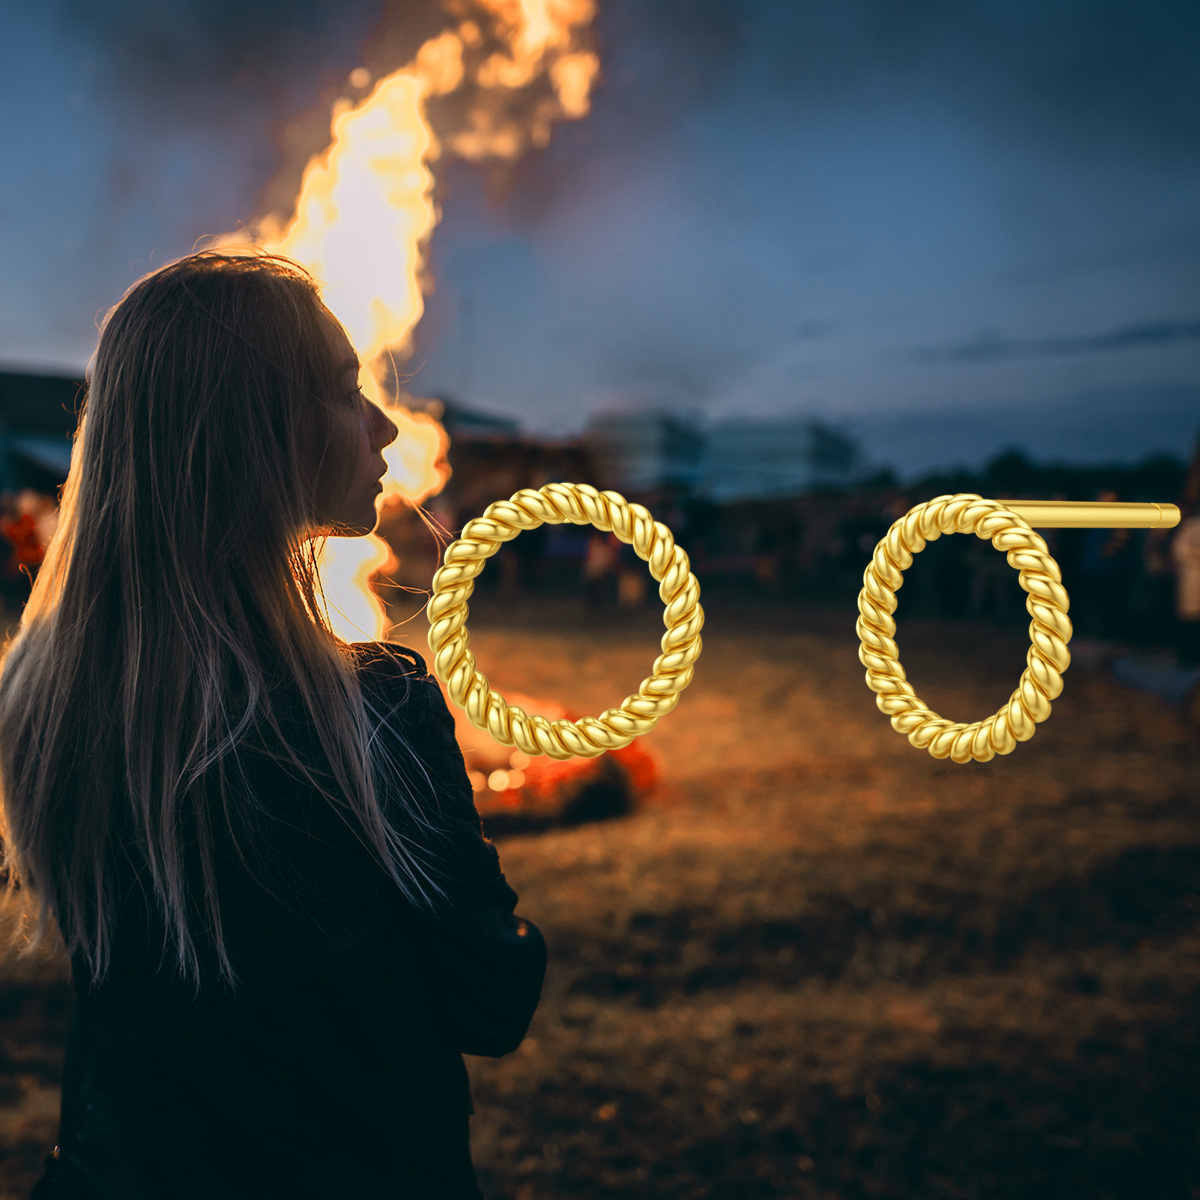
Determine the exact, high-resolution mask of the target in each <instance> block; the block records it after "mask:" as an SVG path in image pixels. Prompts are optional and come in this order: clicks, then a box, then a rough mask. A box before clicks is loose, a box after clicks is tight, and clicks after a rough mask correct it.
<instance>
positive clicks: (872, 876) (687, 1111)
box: [0, 599, 1200, 1200]
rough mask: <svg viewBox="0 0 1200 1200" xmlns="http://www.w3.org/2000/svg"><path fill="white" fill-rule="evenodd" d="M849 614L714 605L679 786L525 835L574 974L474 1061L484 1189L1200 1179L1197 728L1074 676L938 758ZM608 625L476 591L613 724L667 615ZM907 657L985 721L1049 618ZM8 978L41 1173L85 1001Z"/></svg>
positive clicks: (882, 1186) (14, 1141) (531, 652)
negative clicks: (925, 749) (1015, 737)
mask: <svg viewBox="0 0 1200 1200" xmlns="http://www.w3.org/2000/svg"><path fill="white" fill-rule="evenodd" d="M852 616H853V614H852V612H849V611H847V612H841V611H838V612H834V613H829V612H824V611H805V610H802V609H798V608H795V607H792V608H788V607H785V606H783V605H765V604H764V605H750V604H748V603H746V602H740V601H735V600H733V599H726V600H725V601H723V602H721V603H715V604H713V605H712V607H711V610H710V621H709V626H708V629H707V630H706V642H705V650H704V654H703V656H702V658H701V660H700V664H699V667H698V671H697V676H696V681H695V683H694V684H693V685H692V687H691V688H690V689H689V691H688V692H687V693H686V695H685V697H684V699H683V701H682V702H681V704H680V706H679V709H678V711H677V712H676V713H675V714H674V715H672V716H671V717H670V718H668V719H667V720H666V721H664V722H663V724H662V726H661V728H660V729H659V730H657V731H656V732H655V733H654V734H652V735H651V736H650V738H649V739H647V740H648V743H649V745H650V746H651V747H652V748H653V749H654V750H655V751H656V753H657V754H658V755H659V756H660V758H661V762H662V765H663V777H664V781H665V782H664V786H663V788H662V789H661V791H660V793H659V794H658V796H657V797H656V798H655V800H654V801H653V802H651V803H649V804H648V805H646V806H645V807H644V808H643V809H642V810H641V811H640V812H638V813H636V814H634V815H633V816H631V817H627V818H623V819H621V820H617V821H612V822H608V823H605V824H601V825H592V826H585V827H581V828H578V829H571V830H557V831H552V832H550V833H547V834H542V835H540V836H536V837H535V836H522V837H512V838H508V839H506V840H504V841H503V842H502V844H501V847H500V848H501V857H502V859H503V862H504V865H505V869H506V871H507V873H508V876H509V878H510V880H511V881H512V883H513V884H514V886H515V887H516V888H517V889H518V891H520V892H521V896H522V900H521V906H520V907H521V911H522V912H523V913H524V914H526V915H528V916H529V917H531V918H532V919H533V920H535V921H537V922H538V923H539V924H540V925H541V927H542V929H543V930H544V931H545V933H546V937H547V941H548V942H549V945H550V950H551V968H550V973H549V975H548V978H547V983H546V990H545V996H544V1000H543V1003H542V1006H541V1008H540V1009H539V1011H538V1014H537V1015H536V1017H535V1018H534V1023H533V1027H532V1029H531V1031H530V1036H529V1038H528V1039H527V1040H526V1042H525V1044H524V1045H523V1046H522V1047H521V1049H520V1050H519V1051H517V1053H515V1054H513V1055H511V1056H509V1057H508V1058H506V1059H502V1060H499V1061H495V1062H493V1061H489V1060H471V1061H470V1067H471V1072H472V1076H473V1079H474V1084H475V1097H476V1108H477V1110H478V1111H477V1114H476V1116H475V1118H474V1125H475V1133H474V1144H475V1156H476V1161H477V1164H478V1166H479V1169H480V1175H481V1179H482V1181H483V1183H484V1187H485V1191H486V1192H487V1194H488V1196H489V1197H490V1198H491V1200H548V1198H550V1197H559V1196H567V1195H570V1196H586V1197H596V1198H600V1197H613V1198H615V1197H642V1196H646V1197H652V1196H653V1197H658V1196H661V1197H668V1196H669V1197H681V1198H683V1197H689V1198H690V1197H695V1198H697V1200H699V1198H700V1197H705V1198H711V1200H719V1198H728V1200H734V1198H737V1200H742V1198H747V1197H829V1198H832V1197H841V1198H847V1200H849V1198H851V1197H868V1196H879V1197H897V1198H899V1197H922V1198H926V1197H929V1198H933V1197H964V1198H966V1197H997V1198H1000V1197H1004V1198H1008V1197H1016V1196H1021V1197H1047V1198H1048V1197H1051V1196H1053V1197H1055V1198H1059V1197H1065V1196H1070V1197H1083V1196H1087V1197H1097V1198H1100V1197H1114V1198H1115V1197H1129V1198H1133V1197H1137V1198H1138V1200H1143V1198H1149V1197H1164V1198H1165V1197H1182V1198H1184V1200H1190V1198H1191V1197H1200V1149H1198V1142H1197V1137H1196V1132H1195V1131H1196V1128H1197V1119H1198V1118H1200V1087H1198V1086H1197V1085H1198V1084H1200V1062H1198V1060H1197V1049H1198V1043H1200V1005H1198V1003H1197V1001H1198V1000H1200V955H1198V954H1197V951H1200V789H1198V788H1197V766H1198V765H1200V741H1198V739H1197V732H1196V729H1195V728H1194V726H1192V725H1190V724H1189V723H1188V722H1187V721H1185V720H1183V719H1181V718H1178V717H1177V716H1175V715H1174V714H1173V713H1171V712H1169V711H1167V710H1166V709H1164V708H1162V707H1160V706H1159V705H1158V704H1157V703H1156V702H1154V701H1152V700H1150V699H1148V698H1145V697H1142V696H1139V695H1135V694H1132V693H1127V692H1125V691H1123V690H1121V689H1119V688H1118V687H1117V686H1116V685H1114V684H1112V683H1111V682H1110V681H1108V680H1107V679H1106V678H1104V677H1103V676H1101V675H1098V674H1088V673H1087V672H1085V671H1082V670H1073V671H1072V672H1071V673H1070V674H1069V675H1068V685H1067V690H1066V693H1065V694H1064V696H1063V698H1062V699H1061V700H1060V701H1059V702H1058V703H1057V704H1056V705H1055V714H1054V716H1053V718H1052V719H1051V721H1050V722H1049V724H1048V725H1046V726H1044V727H1043V728H1042V729H1040V730H1039V732H1038V734H1037V736H1036V737H1035V738H1034V740H1033V741H1032V742H1031V743H1030V744H1029V745H1026V746H1022V747H1020V748H1018V750H1017V752H1016V753H1015V754H1014V755H1012V756H1011V757H1009V758H1005V759H998V760H994V761H993V762H992V763H990V764H986V765H980V764H974V765H971V766H968V767H959V766H955V765H953V764H949V763H938V762H935V761H934V760H932V759H931V758H929V756H928V755H926V754H923V753H918V752H916V751H914V750H912V749H910V748H909V747H908V746H907V744H906V743H905V741H904V740H903V739H902V738H900V737H898V736H897V735H895V734H894V733H892V732H891V730H890V729H889V728H888V725H887V722H886V721H885V720H884V719H883V718H882V717H881V716H880V715H879V714H878V713H877V712H876V710H875V707H874V704H873V701H872V697H871V696H870V694H869V693H868V691H867V690H866V688H865V687H864V686H863V683H862V673H861V669H860V668H859V666H858V664H857V662H856V660H855V657H854V650H855V642H854V635H853V620H852ZM585 621H586V618H585V617H584V616H583V614H582V613H581V612H579V611H577V610H576V609H575V608H574V605H573V604H568V605H567V607H566V609H565V610H559V609H555V608H551V607H549V606H547V605H544V604H526V605H522V606H520V607H512V608H503V607H500V606H497V605H494V604H493V605H490V606H489V605H488V604H487V603H486V602H482V601H481V602H480V603H479V604H478V605H477V606H473V610H472V635H473V637H472V645H473V649H474V650H475V651H476V653H477V655H478V657H479V661H480V665H481V667H482V668H483V669H484V670H485V671H486V672H487V673H488V675H489V678H490V679H491V680H492V681H493V683H494V684H496V685H497V686H498V687H500V688H501V689H502V690H503V689H504V688H505V687H508V688H511V689H515V690H521V691H524V692H527V693H532V694H535V695H544V696H548V697H552V698H554V699H558V700H562V701H566V702H570V703H571V705H572V706H573V707H575V708H578V709H581V710H585V711H594V712H599V711H600V710H602V709H603V708H606V707H608V706H609V705H611V704H612V703H614V702H615V701H617V700H619V699H620V697H621V696H623V695H625V694H626V693H627V692H628V691H629V690H630V689H631V687H632V685H634V684H636V682H637V681H638V680H639V679H641V678H642V677H643V676H644V675H645V674H646V669H647V668H648V666H649V663H650V661H651V660H652V658H653V655H654V644H655V642H656V640H657V635H656V633H655V630H656V628H661V627H660V626H659V625H658V618H657V614H656V613H651V612H647V613H645V614H638V615H637V616H635V617H632V618H617V617H616V616H615V615H614V616H606V617H604V618H603V619H602V620H600V621H599V622H598V623H597V624H596V625H595V626H591V627H589V626H587V625H586V624H585ZM402 637H403V635H402ZM409 640H411V641H413V643H414V644H415V645H418V647H419V646H420V642H421V638H420V635H416V634H414V635H409ZM901 642H902V648H903V655H904V662H905V666H906V667H907V669H908V671H909V675H910V678H913V679H914V681H915V682H916V684H917V687H918V690H919V691H920V692H921V694H922V695H923V696H924V697H925V698H926V699H927V700H929V701H930V702H931V703H932V704H933V705H934V707H935V708H940V710H941V711H943V712H945V713H946V714H947V715H952V716H954V717H956V718H959V719H965V718H973V717H978V716H983V715H985V714H986V713H987V712H988V711H990V710H992V709H994V708H995V707H997V706H998V705H999V704H1000V703H1001V702H1002V701H1003V700H1004V699H1005V697H1006V696H1007V694H1008V692H1009V691H1010V690H1011V688H1012V687H1013V685H1014V684H1015V682H1016V678H1017V676H1018V674H1019V672H1020V670H1021V667H1022V665H1023V658H1024V648H1025V642H1024V638H1023V635H1022V634H1021V633H1008V632H999V631H994V630H989V629H986V628H972V627H968V626H965V625H961V626H947V625H937V624H934V623H921V622H918V621H911V622H905V623H902V627H901ZM5 979H6V984H5V987H4V988H3V990H2V991H0V1003H2V1004H3V1015H4V1020H3V1024H2V1025H0V1034H2V1037H3V1041H2V1043H0V1045H2V1047H3V1053H4V1054H5V1056H6V1062H5V1066H6V1075H5V1080H4V1087H5V1089H6V1090H5V1091H4V1093H3V1095H4V1098H5V1099H4V1103H5V1105H6V1107H5V1108H4V1109H3V1112H0V1137H3V1138H4V1139H5V1144H6V1145H7V1146H8V1147H10V1149H9V1150H8V1151H7V1157H6V1158H5V1159H4V1160H3V1161H4V1164H5V1169H6V1170H7V1171H8V1176H7V1178H6V1179H5V1180H4V1182H5V1183H7V1184H8V1186H9V1187H10V1189H18V1188H21V1187H27V1186H28V1182H29V1181H30V1180H31V1175H30V1172H31V1171H32V1164H34V1163H35V1162H36V1158H37V1156H38V1155H40V1153H44V1151H45V1148H46V1147H47V1146H48V1145H49V1144H50V1141H52V1139H53V1122H52V1120H51V1118H50V1115H49V1114H50V1113H51V1112H52V1111H53V1103H52V1101H53V1084H54V1082H55V1080H56V1075H55V1071H56V1069H57V1064H58V1062H59V1061H60V1060H59V1059H58V1058H56V1054H58V1055H60V1054H61V1051H60V1050H58V1049H57V1047H58V1046H59V1045H60V1044H61V1037H62V1033H63V1030H64V1028H65V1018H66V1009H65V1007H64V1005H63V1003H62V999H63V992H62V990H61V988H62V985H61V984H60V983H55V982H53V979H54V975H53V972H52V971H51V972H50V975H49V977H48V978H47V977H43V978H38V979H34V978H29V979H28V980H18V979H16V978H15V977H14V976H12V975H11V974H6V976H5ZM10 1194H11V1195H18V1194H22V1193H21V1192H20V1191H19V1190H10V1191H9V1192H3V1190H2V1189H0V1195H10Z"/></svg>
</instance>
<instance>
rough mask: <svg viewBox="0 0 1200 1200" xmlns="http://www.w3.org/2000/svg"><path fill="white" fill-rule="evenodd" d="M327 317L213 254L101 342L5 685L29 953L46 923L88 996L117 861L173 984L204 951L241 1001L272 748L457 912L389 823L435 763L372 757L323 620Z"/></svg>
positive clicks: (282, 276) (142, 295) (264, 258)
mask: <svg viewBox="0 0 1200 1200" xmlns="http://www.w3.org/2000/svg"><path fill="white" fill-rule="evenodd" d="M332 320H333V318H332V317H331V316H330V314H329V313H328V311H327V310H326V309H325V308H324V306H323V305H322V304H321V302H320V299H319V297H318V293H317V290H316V288H315V286H314V284H313V282H312V280H311V279H310V278H309V277H308V276H307V275H306V274H305V273H304V272H303V271H302V270H301V269H300V268H299V267H297V266H296V265H295V264H294V263H291V262H289V261H287V260H286V259H282V258H278V257H275V256H270V255H263V254H241V255H231V254H222V253H215V252H205V253H201V254H196V255H192V256H189V257H188V258H184V259H181V260H180V261H178V262H175V263H172V264H169V265H168V266H166V267H163V268H161V269H160V270H158V271H155V272H153V273H152V274H150V275H148V276H146V277H144V278H143V279H141V280H140V281H139V282H137V283H136V284H135V285H134V286H133V287H132V288H131V289H130V290H129V291H128V292H127V293H126V295H125V296H124V298H123V299H122V300H121V302H120V303H119V304H118V305H117V306H116V307H115V308H114V309H113V310H112V311H111V312H110V313H109V315H108V317H107V319H106V321H105V323H104V326H103V328H102V331H101V335H100V341H99V346H98V348H97V351H96V356H95V360H94V366H93V371H92V375H91V380H90V384H89V387H88V392H87V398H86V401H85V406H84V411H83V414H82V416H81V419H80V422H79V428H78V431H77V433H76V438H75V446H74V451H73V454H72V458H71V469H70V474H69V475H68V478H67V482H66V486H65V488H64V490H63V496H62V506H61V514H60V520H59V525H58V529H57V532H56V534H55V536H54V538H53V540H52V542H51V545H50V547H49V549H48V552H47V555H46V559H45V561H44V563H43V565H42V567H41V570H40V571H39V573H38V576H37V579H36V582H35V584H34V588H33V594H32V596H31V597H30V599H29V602H28V605H27V606H26V608H25V611H24V614H23V618H22V621H21V624H20V627H19V629H18V631H17V634H16V636H15V637H14V639H13V641H12V643H11V644H10V646H9V647H8V649H7V652H6V655H5V658H4V661H3V665H2V667H0V801H2V802H0V836H2V837H3V840H4V861H3V866H4V868H5V869H6V870H7V877H8V878H7V886H8V889H9V891H10V892H12V891H16V890H19V891H21V892H22V893H23V903H24V905H25V910H26V913H27V916H29V917H32V918H36V920H35V921H32V922H31V923H32V925H33V931H32V937H31V943H30V944H31V946H35V945H37V944H39V943H40V942H41V941H42V940H43V939H44V937H45V935H46V933H47V931H48V919H49V918H51V917H52V918H53V919H54V920H56V921H57V923H58V925H59V928H60V929H61V930H62V933H63V936H64V939H65V941H66V945H67V949H68V950H69V951H70V952H71V953H72V955H73V956H76V955H78V957H79V958H81V959H82V962H83V963H85V964H86V967H87V970H88V973H89V975H90V977H91V979H92V980H93V981H99V980H101V979H102V978H103V977H104V975H105V974H106V972H107V969H108V964H109V960H110V956H111V950H112V939H113V929H114V921H115V905H116V902H117V900H118V897H117V895H116V893H115V874H114V869H113V864H114V861H115V858H116V856H117V855H118V854H121V855H126V856H128V857H129V858H130V859H131V861H132V862H133V865H134V866H135V868H136V869H137V871H138V873H139V874H140V875H141V876H143V877H145V878H147V879H148V881H149V884H150V887H151V890H152V895H153V898H154V900H155V902H156V907H157V909H158V911H159V914H160V916H161V918H162V923H163V927H164V930H165V946H164V953H171V955H172V957H173V958H174V962H175V966H176V968H177V969H178V971H179V973H180V974H181V975H182V976H183V977H184V978H186V979H189V980H191V981H192V982H194V983H195V984H196V985H197V986H199V982H200V975H201V968H200V963H201V955H200V949H201V947H202V945H207V944H208V942H205V940H204V937H207V938H208V939H211V946H212V948H213V949H214V950H215V953H216V962H217V964H218V966H219V973H220V976H221V978H223V979H226V980H228V981H229V982H230V983H232V984H235V985H236V982H237V973H236V971H235V969H234V965H233V963H232V962H231V960H230V957H229V954H228V952H227V949H226V944H225V939H224V936H223V931H222V921H221V910H220V904H219V900H218V896H217V891H216V886H215V875H214V856H213V847H214V834H215V833H216V832H217V831H219V830H220V828H221V827H223V829H224V830H225V831H226V832H228V834H229V836H230V837H231V838H232V840H233V844H234V845H235V846H236V847H238V854H239V855H242V850H241V846H242V844H243V842H252V841H253V838H252V837H250V836H248V834H253V832H254V830H255V816H256V813H257V812H258V810H257V809H256V805H255V800H254V797H253V796H249V795H245V794H244V790H243V793H242V794H240V795H239V796H238V799H237V800H236V802H234V803H231V802H230V801H231V796H232V794H233V793H232V792H231V791H230V789H229V788H227V786H226V783H227V781H228V779H229V778H230V776H231V775H232V776H234V777H235V778H236V777H239V775H240V769H239V767H238V756H237V752H238V747H239V745H242V744H243V743H245V741H246V740H247V737H248V735H249V734H250V733H252V732H253V731H255V730H256V729H258V730H263V729H269V730H270V731H272V732H273V734H274V735H276V738H275V741H273V742H272V745H282V746H283V747H284V751H283V753H284V754H285V755H286V757H287V758H288V759H289V760H290V762H291V763H292V764H294V765H295V766H296V767H298V768H299V769H300V770H301V771H302V772H303V776H304V777H305V778H307V779H308V780H309V782H310V783H312V784H313V785H314V786H316V787H318V788H319V790H321V792H322V793H323V794H324V795H325V797H326V798H327V800H328V801H329V802H330V803H331V804H332V805H333V806H334V808H335V810H336V811H337V812H338V814H339V815H340V816H341V817H342V819H343V820H345V821H346V822H347V824H348V825H349V826H350V828H351V829H352V830H353V831H354V832H355V834H356V836H358V837H359V838H360V839H361V840H362V841H363V842H364V844H365V845H366V846H368V847H369V849H370V850H371V851H372V852H373V854H374V856H375V857H376V859H377V860H378V861H379V862H380V863H381V864H382V866H383V867H384V868H385V869H386V870H387V872H388V873H389V874H390V875H391V877H392V879H393V880H394V882H395V883H396V885H397V886H398V887H399V888H401V889H402V891H403V892H404V893H405V895H406V896H407V897H408V898H409V899H410V900H411V901H412V902H413V903H416V904H418V905H421V906H424V907H433V906H434V904H435V902H436V897H437V896H438V895H440V894H442V889H441V886H440V883H439V871H438V868H437V866H436V862H435V859H434V858H433V857H431V856H429V855H427V854H425V853H424V851H423V850H422V845H421V844H419V842H418V841H414V840H413V839H412V838H411V837H410V836H409V835H408V834H405V833H403V832H401V830H400V829H398V828H397V827H396V824H395V822H394V821H393V820H390V819H389V818H388V816H387V815H386V814H385V811H384V808H383V805H382V803H381V795H380V792H381V791H383V790H385V788H386V787H391V790H392V792H394V791H396V790H397V789H399V790H400V791H401V792H403V790H404V786H403V780H404V779H408V780H411V779H412V778H413V776H414V773H419V772H420V768H419V764H418V762H417V760H416V759H415V757H413V756H411V755H410V756H409V757H408V759H407V761H404V762H399V763H398V762H397V761H396V760H395V753H396V752H395V751H393V750H389V749H388V748H386V747H385V745H384V742H385V740H386V741H387V742H388V743H390V744H391V746H393V747H394V746H395V745H396V744H397V739H396V738H395V737H391V738H388V739H381V738H380V737H379V736H378V734H379V731H380V726H381V723H382V722H384V721H385V720H386V718H385V717H384V716H382V715H381V714H379V713H377V712H373V711H368V706H367V705H365V704H364V700H363V697H362V694H361V691H360V689H359V686H358V683H357V679H356V676H355V672H354V670H353V668H352V664H351V662H350V659H351V657H352V656H351V653H350V650H349V648H348V647H347V646H346V645H345V643H342V642H340V641H339V639H338V638H337V637H336V636H335V635H334V633H333V632H332V630H331V629H330V627H329V624H328V618H327V616H326V614H325V612H324V606H323V602H322V597H321V591H320V581H319V576H318V573H317V567H316V558H315V554H316V551H315V547H314V543H313V540H312V536H311V531H312V530H313V529H314V528H315V524H314V522H315V521H316V518H317V506H318V499H319V498H318V496H317V495H316V487H317V483H316V482H315V481H316V480H317V478H318V476H321V478H322V479H327V478H328V475H329V466H330V464H329V462H327V461H326V459H327V457H328V448H329V447H331V446H332V449H333V459H334V461H333V466H334V467H335V468H336V467H337V465H338V464H337V461H336V459H337V446H336V444H335V439H336V437H337V422H336V419H335V417H336V413H335V409H336V408H337V406H338V405H340V404H345V403H347V400H346V398H345V397H344V396H343V395H341V394H339V388H338V379H337V377H338V369H339V367H341V366H342V365H343V364H339V363H337V362H335V361H333V359H334V352H333V350H332V348H331V344H330V337H329V329H330V322H331V321H332ZM341 391H343V392H344V387H343V388H342V389H341ZM314 450H315V451H316V452H317V453H318V454H319V455H320V457H321V462H320V463H319V464H314V463H313V461H312V457H313V452H314ZM314 466H316V467H317V469H314ZM335 474H336V472H335ZM346 481H347V482H348V477H347V480H346ZM273 667H274V669H275V670H276V671H277V672H278V670H279V669H280V668H282V672H283V675H284V678H285V679H288V680H290V681H291V682H293V683H294V684H295V686H296V688H297V689H298V691H299V694H300V696H301V697H302V698H303V708H304V710H305V712H306V713H307V718H308V720H309V721H311V724H312V726H313V728H314V729H315V731H316V736H317V740H318V742H319V750H320V754H321V761H322V769H321V770H320V771H318V772H317V773H316V774H317V775H325V776H326V778H327V780H328V781H329V784H328V786H326V785H324V784H322V783H321V782H320V780H319V779H318V778H317V777H316V775H314V773H313V771H312V770H311V769H310V767H309V766H308V765H307V764H306V763H304V762H302V761H301V759H300V757H299V755H298V754H297V753H296V751H295V749H294V748H292V747H291V745H290V743H289V742H288V739H287V737H286V736H285V735H284V733H283V730H282V728H281V723H280V719H279V718H280V714H279V713H278V712H277V708H278V706H277V705H275V704H273V702H272V687H271V686H270V685H269V680H270V679H271V672H272V668H273ZM314 749H315V748H314ZM326 767H327V771H326V769H325V768H326ZM385 776H387V778H386V780H385ZM214 780H215V782H216V787H214V786H213V783H214ZM405 807H406V808H407V809H409V810H410V813H409V815H411V816H413V817H415V818H416V820H417V822H418V824H421V823H424V824H425V825H428V822H427V821H426V820H425V818H424V817H423V814H422V813H421V812H420V810H419V807H418V806H416V805H412V804H407V805H405ZM428 827H429V828H432V826H428ZM185 846H194V851H189V852H188V853H185ZM190 853H194V854H195V856H196V858H198V862H199V868H200V879H199V880H197V879H195V878H194V872H191V873H189V871H188V870H186V869H185V860H187V861H193V860H191V859H189V857H188V855H189V854H190ZM245 862H246V860H245V858H244V856H243V863H245ZM200 887H202V889H203V896H202V897H199V896H197V895H196V894H195V893H196V891H197V890H198V888H200ZM189 911H191V912H193V914H194V915H193V917H192V918H191V919H189V915H188V914H189ZM198 926H199V928H198ZM201 928H202V929H203V930H204V937H201V936H200V929H201Z"/></svg>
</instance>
